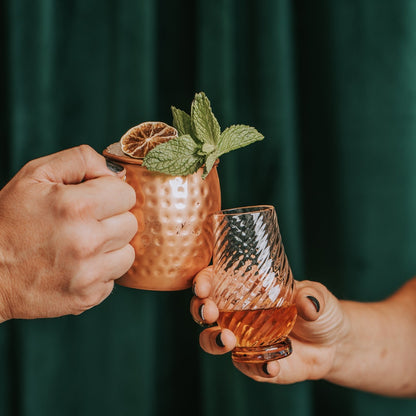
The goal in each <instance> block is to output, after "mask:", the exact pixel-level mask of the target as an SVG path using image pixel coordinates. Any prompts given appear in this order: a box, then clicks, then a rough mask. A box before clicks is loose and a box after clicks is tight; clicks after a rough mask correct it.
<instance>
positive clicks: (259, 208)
mask: <svg viewBox="0 0 416 416" xmlns="http://www.w3.org/2000/svg"><path fill="white" fill-rule="evenodd" d="M265 211H275V207H274V205H269V204H262V205H247V206H242V207H235V208H227V209H222V210H220V211H216V212H214V213H212V215H213V216H223V217H228V216H233V215H250V214H256V213H259V212H265Z"/></svg>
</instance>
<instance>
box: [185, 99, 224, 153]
mask: <svg viewBox="0 0 416 416" xmlns="http://www.w3.org/2000/svg"><path fill="white" fill-rule="evenodd" d="M191 121H192V129H193V132H194V133H195V136H196V137H195V138H196V139H197V140H198V141H200V142H201V143H209V144H212V145H214V146H215V145H216V144H217V143H218V139H219V137H220V134H221V128H220V125H219V124H218V121H217V119H216V118H215V116H214V113H213V112H212V109H211V103H210V101H209V100H208V98H207V96H206V95H205V94H204V93H203V92H200V93H198V94H195V98H194V100H193V101H192V106H191Z"/></svg>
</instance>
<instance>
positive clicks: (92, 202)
mask: <svg viewBox="0 0 416 416" xmlns="http://www.w3.org/2000/svg"><path fill="white" fill-rule="evenodd" d="M64 186H68V187H70V190H71V192H70V193H68V196H67V198H70V199H72V201H77V202H76V203H77V204H78V213H81V215H84V214H85V215H90V216H92V217H93V218H95V219H97V220H103V219H106V218H110V217H112V216H114V215H118V214H122V213H124V212H127V211H129V210H130V209H131V208H133V206H134V205H135V203H136V193H135V191H134V189H133V188H132V187H131V186H130V185H128V184H127V183H126V182H124V181H122V180H121V179H119V178H117V177H114V176H102V177H100V178H96V179H91V180H89V181H86V182H82V183H80V184H77V185H64ZM69 202H71V201H69Z"/></svg>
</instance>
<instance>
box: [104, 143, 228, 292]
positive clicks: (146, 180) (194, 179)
mask: <svg viewBox="0 0 416 416" xmlns="http://www.w3.org/2000/svg"><path fill="white" fill-rule="evenodd" d="M103 153H104V155H105V156H106V157H107V158H109V159H111V160H112V161H115V162H117V163H119V164H121V165H122V166H124V168H125V169H126V181H127V182H128V183H129V184H130V185H131V186H132V187H133V188H134V189H135V191H136V204H135V206H134V208H133V209H132V210H131V212H132V213H133V214H134V215H135V216H136V219H137V221H138V224H139V230H138V232H137V234H136V235H135V237H134V238H133V240H132V241H131V244H132V246H133V247H134V250H135V253H136V257H135V261H134V264H133V266H132V267H131V268H130V270H128V272H127V273H126V274H125V275H124V276H122V277H121V278H120V279H118V280H117V281H116V282H117V283H118V284H120V285H123V286H127V287H131V288H135V289H146V290H161V291H173V290H182V289H186V288H189V287H190V286H191V283H192V278H193V277H194V276H195V274H196V273H198V272H199V271H200V270H201V269H203V268H204V267H206V266H207V265H208V264H209V263H210V261H211V256H212V248H213V236H212V229H211V227H210V224H209V221H208V217H209V215H210V214H212V213H213V212H215V211H217V210H219V209H220V208H221V190H220V182H219V178H218V173H217V165H214V167H213V169H212V170H211V171H210V173H209V175H208V176H207V177H206V178H205V179H204V180H203V179H202V174H203V172H202V168H201V169H199V170H198V171H197V172H195V173H193V174H191V175H186V176H173V175H166V174H163V173H158V172H151V171H149V170H148V169H147V168H146V167H144V166H143V164H142V163H143V159H136V158H131V157H129V156H127V155H125V154H124V153H123V152H122V151H121V148H120V144H119V143H118V142H117V143H114V144H112V145H111V146H108V147H107V149H105V150H104V152H103Z"/></svg>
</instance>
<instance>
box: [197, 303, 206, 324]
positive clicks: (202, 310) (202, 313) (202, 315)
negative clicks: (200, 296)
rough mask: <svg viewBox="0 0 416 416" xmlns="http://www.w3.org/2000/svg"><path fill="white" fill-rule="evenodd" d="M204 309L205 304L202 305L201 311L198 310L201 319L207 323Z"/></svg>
mask: <svg viewBox="0 0 416 416" xmlns="http://www.w3.org/2000/svg"><path fill="white" fill-rule="evenodd" d="M204 307H205V305H204V304H202V305H201V306H200V307H199V310H198V312H199V316H200V317H201V319H202V320H203V321H205V318H204Z"/></svg>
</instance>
